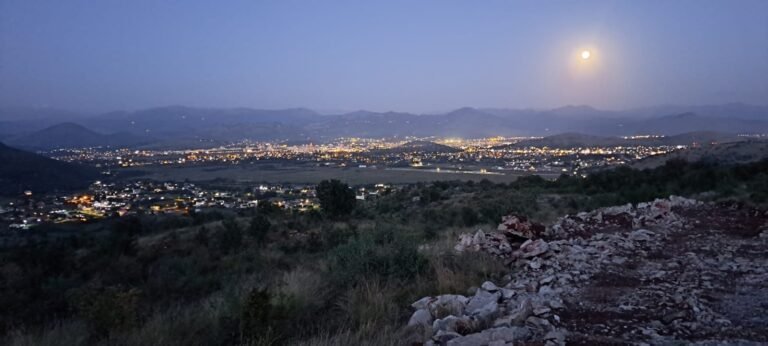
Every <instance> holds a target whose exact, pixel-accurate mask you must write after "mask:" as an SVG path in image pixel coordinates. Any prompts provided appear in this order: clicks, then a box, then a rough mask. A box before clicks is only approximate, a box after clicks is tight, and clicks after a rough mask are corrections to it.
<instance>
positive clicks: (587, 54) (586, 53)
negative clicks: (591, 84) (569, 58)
mask: <svg viewBox="0 0 768 346" xmlns="http://www.w3.org/2000/svg"><path fill="white" fill-rule="evenodd" d="M591 56H592V53H591V52H590V51H588V50H585V51H582V52H581V59H582V60H588V59H589V57H591Z"/></svg>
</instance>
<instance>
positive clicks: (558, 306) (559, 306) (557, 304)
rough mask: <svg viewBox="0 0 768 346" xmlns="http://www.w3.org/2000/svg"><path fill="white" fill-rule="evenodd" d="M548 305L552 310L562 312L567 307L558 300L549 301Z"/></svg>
mask: <svg viewBox="0 0 768 346" xmlns="http://www.w3.org/2000/svg"><path fill="white" fill-rule="evenodd" d="M547 305H549V307H550V308H552V309H555V310H560V309H563V308H564V307H565V306H564V305H563V303H562V302H561V301H559V300H556V299H553V300H549V301H547Z"/></svg>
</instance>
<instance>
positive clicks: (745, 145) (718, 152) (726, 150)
mask: <svg viewBox="0 0 768 346" xmlns="http://www.w3.org/2000/svg"><path fill="white" fill-rule="evenodd" d="M674 159H681V160H685V161H688V162H698V161H706V162H717V163H719V164H744V163H750V162H757V161H761V160H764V159H768V141H755V140H750V141H740V142H730V143H722V144H714V145H707V146H700V147H695V148H691V149H687V150H679V151H674V152H672V153H669V154H666V155H659V156H650V157H647V158H645V159H643V160H640V161H638V162H636V163H634V164H633V165H632V167H633V168H638V169H644V168H656V167H659V166H662V165H664V164H665V163H666V162H667V161H669V160H674Z"/></svg>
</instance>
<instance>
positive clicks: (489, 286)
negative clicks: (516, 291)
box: [480, 281, 499, 292]
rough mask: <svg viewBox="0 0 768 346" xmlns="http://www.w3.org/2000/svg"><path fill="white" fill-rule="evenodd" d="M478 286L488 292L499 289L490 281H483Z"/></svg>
mask: <svg viewBox="0 0 768 346" xmlns="http://www.w3.org/2000/svg"><path fill="white" fill-rule="evenodd" d="M480 288H482V289H484V290H486V291H488V292H496V291H498V290H499V287H498V286H496V284H494V283H493V282H490V281H486V282H483V284H482V285H481V286H480Z"/></svg>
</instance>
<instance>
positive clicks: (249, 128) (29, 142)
mask: <svg viewBox="0 0 768 346" xmlns="http://www.w3.org/2000/svg"><path fill="white" fill-rule="evenodd" d="M63 122H68V123H73V124H77V125H80V126H82V127H84V128H85V129H86V130H88V131H91V132H93V133H95V134H101V135H102V136H106V137H99V136H96V135H94V134H89V135H87V136H84V138H93V139H94V141H90V140H89V141H85V142H87V143H89V144H91V145H92V144H93V143H98V144H101V145H103V146H108V145H125V143H127V144H130V145H134V146H136V145H147V144H150V145H154V146H162V147H168V146H174V145H178V144H179V143H185V145H186V144H189V143H197V144H199V145H210V144H211V143H221V142H227V141H233V140H241V139H252V140H292V141H296V140H310V141H317V142H321V141H325V140H328V139H332V138H338V137H407V136H413V137H427V136H441V137H463V138H477V137H488V136H548V135H554V134H560V133H570V132H577V133H583V134H588V135H598V136H626V135H636V134H663V135H676V134H680V133H686V132H695V131H717V132H728V133H768V106H753V105H745V104H738V103H736V104H724V105H711V106H690V107H688V106H658V107H649V108H642V109H633V110H624V111H609V110H598V109H594V108H592V107H589V106H566V107H561V108H556V109H547V110H537V109H498V108H471V107H465V108H460V109H457V110H453V111H450V112H445V113H440V114H413V113H405V112H371V111H364V110H361V111H355V112H349V113H344V114H320V113H318V112H315V111H312V110H309V109H306V108H292V109H282V110H258V109H249V108H192V107H184V106H170V107H159V108H150V109H145V110H138V111H132V112H123V111H121V112H110V113H105V114H98V115H76V114H74V113H71V112H65V111H50V110H47V111H45V112H42V111H41V112H37V113H35V112H34V111H29V110H19V109H10V110H9V109H0V140H5V141H8V142H9V143H14V144H18V145H19V146H23V147H25V148H45V147H51V146H54V147H56V146H61V145H64V144H70V142H69V141H70V138H72V137H79V136H81V134H82V133H83V129H77V128H76V127H74V126H73V125H72V124H67V126H64V127H56V126H55V125H57V124H58V123H63ZM51 126H54V127H53V128H49V127H51ZM46 128H48V129H47V131H49V132H51V131H52V132H53V133H54V134H55V136H51V135H50V134H49V133H45V132H44V133H42V134H40V133H37V134H36V132H38V131H41V130H46ZM54 130H55V131H54ZM115 133H119V134H120V135H107V134H115ZM115 137H118V138H115ZM120 137H122V138H120ZM107 139H109V140H107ZM78 141H79V140H78ZM75 143H77V141H75Z"/></svg>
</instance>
